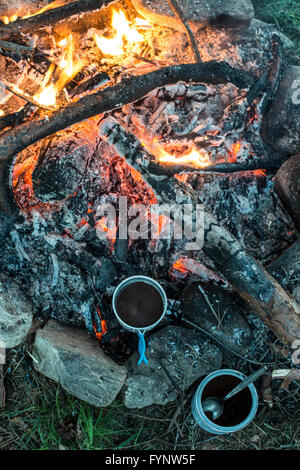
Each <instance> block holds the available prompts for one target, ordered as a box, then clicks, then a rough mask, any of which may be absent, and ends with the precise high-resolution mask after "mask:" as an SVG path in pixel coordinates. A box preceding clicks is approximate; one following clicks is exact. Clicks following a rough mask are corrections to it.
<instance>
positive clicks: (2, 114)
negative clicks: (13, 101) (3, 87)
mask: <svg viewBox="0 0 300 470" xmlns="http://www.w3.org/2000/svg"><path fill="white" fill-rule="evenodd" d="M4 114H5V113H4V111H2V109H0V117H1V116H4Z"/></svg>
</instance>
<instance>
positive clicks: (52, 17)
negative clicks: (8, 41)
mask: <svg viewBox="0 0 300 470" xmlns="http://www.w3.org/2000/svg"><path fill="white" fill-rule="evenodd" d="M115 1H116V0H78V1H77V2H72V3H68V4H66V5H63V6H61V7H57V8H53V9H51V10H47V11H45V12H44V13H41V14H38V15H35V16H30V17H29V18H24V19H21V20H17V21H15V22H13V23H11V24H9V25H7V26H1V31H3V33H4V34H11V33H15V32H22V33H30V32H32V31H34V30H36V29H41V28H45V27H47V26H54V25H56V24H57V23H60V22H62V21H66V20H69V19H70V18H71V17H72V16H75V15H80V14H84V13H90V12H93V11H97V10H101V8H103V7H107V6H109V5H110V4H112V3H114V2H115Z"/></svg>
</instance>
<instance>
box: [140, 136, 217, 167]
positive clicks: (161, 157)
mask: <svg viewBox="0 0 300 470" xmlns="http://www.w3.org/2000/svg"><path fill="white" fill-rule="evenodd" d="M142 145H143V146H144V147H145V149H146V150H148V151H149V152H151V153H152V154H153V155H154V156H155V157H156V158H157V160H158V161H159V162H161V163H167V164H170V165H190V166H193V167H195V168H205V167H207V166H209V165H210V164H211V162H210V159H209V155H208V153H207V152H205V151H204V150H202V151H200V150H198V149H196V148H193V149H192V150H190V152H189V153H188V154H185V155H180V156H179V155H178V156H177V155H171V154H169V153H168V152H166V151H165V150H164V148H163V147H162V145H161V144H160V143H159V141H158V138H157V137H154V139H153V140H152V142H150V140H149V139H148V140H147V142H146V141H145V140H143V141H142Z"/></svg>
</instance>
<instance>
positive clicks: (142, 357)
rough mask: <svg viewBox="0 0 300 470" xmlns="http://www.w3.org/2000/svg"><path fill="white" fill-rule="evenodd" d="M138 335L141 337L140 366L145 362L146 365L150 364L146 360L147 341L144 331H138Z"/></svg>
mask: <svg viewBox="0 0 300 470" xmlns="http://www.w3.org/2000/svg"><path fill="white" fill-rule="evenodd" d="M138 335H139V354H140V359H139V362H138V365H139V366H140V365H141V363H142V362H144V363H145V364H149V361H148V359H147V358H146V341H145V337H144V333H143V332H142V331H138Z"/></svg>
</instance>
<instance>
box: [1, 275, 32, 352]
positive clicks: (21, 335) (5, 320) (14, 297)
mask: <svg viewBox="0 0 300 470" xmlns="http://www.w3.org/2000/svg"><path fill="white" fill-rule="evenodd" d="M32 317H33V311H32V304H31V302H30V300H29V299H28V297H27V296H26V294H25V293H24V292H23V291H22V289H21V288H20V287H19V286H18V284H16V283H15V282H13V281H12V280H11V279H10V278H9V277H6V276H4V275H3V274H1V276H0V343H1V344H3V345H4V346H5V347H6V348H7V349H8V348H14V347H15V346H19V344H21V343H22V341H23V340H24V339H25V338H26V336H27V334H28V331H29V330H30V327H31V324H32Z"/></svg>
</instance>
